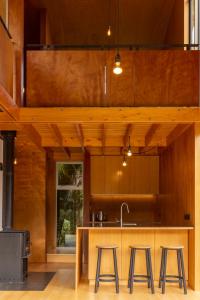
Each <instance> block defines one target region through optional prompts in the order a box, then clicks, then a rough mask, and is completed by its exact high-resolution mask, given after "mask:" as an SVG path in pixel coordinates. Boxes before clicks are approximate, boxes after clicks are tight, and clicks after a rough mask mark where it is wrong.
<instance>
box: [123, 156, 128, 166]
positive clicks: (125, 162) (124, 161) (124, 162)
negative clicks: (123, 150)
mask: <svg viewBox="0 0 200 300" xmlns="http://www.w3.org/2000/svg"><path fill="white" fill-rule="evenodd" d="M122 166H123V167H126V166H127V161H126V156H125V155H124V158H123V162H122Z"/></svg>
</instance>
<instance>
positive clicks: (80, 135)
mask: <svg viewBox="0 0 200 300" xmlns="http://www.w3.org/2000/svg"><path fill="white" fill-rule="evenodd" d="M75 126H76V132H77V136H78V138H79V142H80V145H81V149H82V151H83V152H84V151H85V149H84V134H83V128H82V125H81V124H76V125H75Z"/></svg>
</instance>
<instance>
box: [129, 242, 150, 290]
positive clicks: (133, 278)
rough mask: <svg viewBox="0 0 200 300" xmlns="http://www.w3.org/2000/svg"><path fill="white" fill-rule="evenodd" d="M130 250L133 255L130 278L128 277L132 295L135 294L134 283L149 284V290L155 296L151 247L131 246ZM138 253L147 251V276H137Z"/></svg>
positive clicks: (131, 256) (131, 257)
mask: <svg viewBox="0 0 200 300" xmlns="http://www.w3.org/2000/svg"><path fill="white" fill-rule="evenodd" d="M130 249H131V255H130V266H129V276H128V288H129V289H130V293H131V294H132V292H133V282H147V283H148V288H151V292H152V294H154V293H155V290H154V281H153V271H152V263H151V247H150V246H130ZM136 251H145V256H146V268H147V275H135V273H134V269H135V255H136ZM137 278H140V279H137ZM141 278H144V279H141Z"/></svg>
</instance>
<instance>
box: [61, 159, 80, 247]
mask: <svg viewBox="0 0 200 300" xmlns="http://www.w3.org/2000/svg"><path fill="white" fill-rule="evenodd" d="M56 181H57V247H68V248H71V249H72V250H73V249H74V248H75V241H76V239H75V234H76V226H77V225H78V226H80V225H82V221H83V164H82V163H81V162H76V163H74V162H73V163H61V162H59V163H57V176H56Z"/></svg>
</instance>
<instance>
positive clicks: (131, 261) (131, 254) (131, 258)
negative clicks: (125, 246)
mask: <svg viewBox="0 0 200 300" xmlns="http://www.w3.org/2000/svg"><path fill="white" fill-rule="evenodd" d="M132 265H133V249H131V253H130V265H129V274H128V288H130V280H131V270H132Z"/></svg>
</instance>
